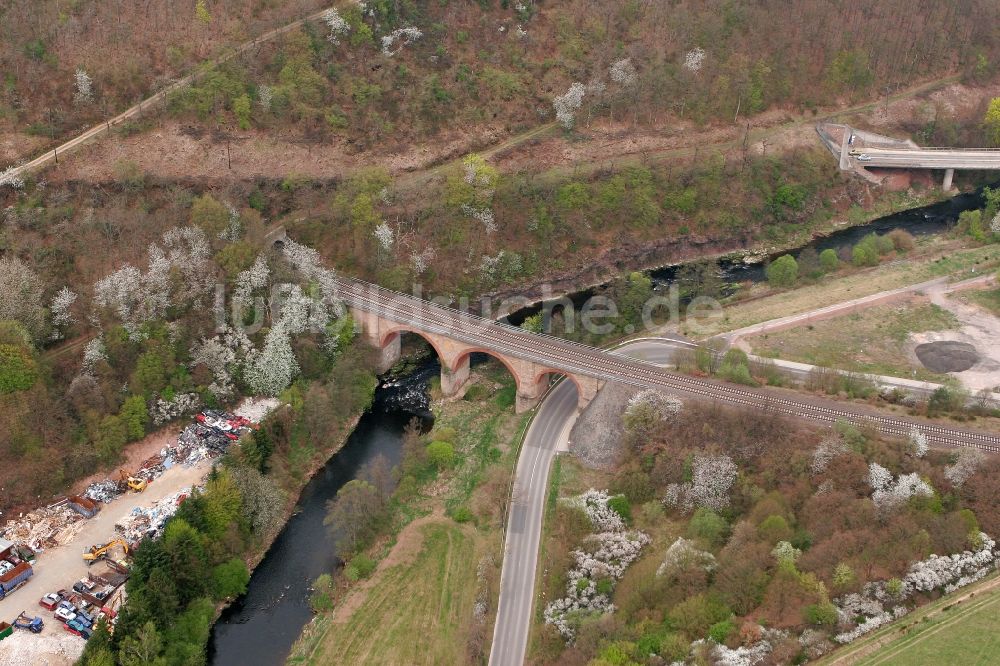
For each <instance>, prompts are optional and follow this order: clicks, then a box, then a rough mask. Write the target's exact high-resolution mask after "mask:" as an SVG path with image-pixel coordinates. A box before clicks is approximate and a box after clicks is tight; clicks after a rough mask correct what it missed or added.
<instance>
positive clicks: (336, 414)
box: [80, 343, 374, 666]
mask: <svg viewBox="0 0 1000 666" xmlns="http://www.w3.org/2000/svg"><path fill="white" fill-rule="evenodd" d="M359 344H361V343H354V346H352V347H351V348H349V349H346V350H345V353H344V355H343V356H342V357H340V359H338V362H335V363H334V364H333V366H332V367H331V368H330V369H329V370H328V371H327V372H326V373H324V374H323V375H322V376H321V377H318V378H314V379H312V380H306V379H300V380H299V381H297V382H296V383H295V384H293V385H292V386H291V387H290V388H289V389H288V390H286V391H285V392H284V393H283V394H282V396H281V398H282V402H283V403H284V405H283V406H282V407H281V408H279V409H278V410H277V411H276V412H274V413H272V414H271V415H270V416H269V417H268V418H267V419H266V420H265V421H264V422H263V423H262V424H261V425H260V428H259V429H258V430H257V431H256V432H254V433H253V434H252V435H250V436H248V437H245V438H244V440H243V441H242V442H241V445H240V446H236V447H233V448H232V449H231V450H230V451H229V452H228V453H227V454H226V456H224V457H223V458H222V460H221V461H220V462H219V463H217V464H216V465H215V466H214V467H213V469H212V471H211V473H210V474H209V476H208V479H207V481H206V483H205V486H204V488H203V489H196V490H194V492H193V493H192V495H191V496H189V497H187V498H186V499H184V500H183V502H182V504H181V505H180V507H179V508H178V511H177V514H176V515H175V516H174V517H173V518H171V519H169V520H168V521H167V524H166V526H165V528H164V531H163V535H162V537H160V538H156V539H150V538H148V537H147V538H146V539H144V540H143V541H142V542H141V543H140V544H139V546H138V547H137V548H136V549H135V551H134V553H133V564H132V571H131V576H130V578H129V581H128V583H127V588H126V592H127V594H128V603H126V604H125V605H124V607H123V608H122V610H121V615H120V616H119V619H118V623H117V625H116V627H115V632H114V634H113V635H112V636H108V635H107V633H106V632H104V631H98V632H97V633H96V634H95V636H94V637H92V638H91V640H90V641H88V642H87V648H86V651H85V653H84V655H83V657H82V659H81V662H80V663H81V664H83V665H84V666H92V665H94V666H96V665H97V664H100V665H101V666H107V665H108V664H121V665H122V666H130V665H131V664H137V663H147V664H148V663H161V664H164V665H169V664H178V665H180V664H192V663H204V659H205V650H206V647H207V645H208V638H209V632H210V629H211V626H212V623H213V622H214V621H215V619H216V616H217V611H218V609H219V607H220V604H224V603H227V602H229V601H232V600H233V599H234V598H236V597H238V596H239V595H241V594H242V593H243V592H245V591H246V585H247V583H248V582H249V579H250V572H249V570H248V562H249V563H250V564H251V565H252V564H256V562H257V561H258V560H259V558H260V557H262V556H263V553H264V552H265V551H266V549H267V547H268V546H269V544H270V543H271V541H272V540H273V539H274V537H275V536H277V534H278V532H279V531H280V529H281V527H282V526H283V524H284V521H285V519H286V518H287V517H288V515H290V513H291V510H292V507H293V506H294V504H295V502H296V499H297V497H298V494H299V492H300V491H301V489H302V486H304V485H305V483H306V482H307V481H308V480H309V477H310V476H311V474H312V472H313V471H314V470H315V469H316V468H317V467H319V466H320V465H322V464H323V463H324V462H325V461H326V460H327V459H328V458H329V457H330V455H332V453H333V452H334V451H335V450H336V449H337V448H338V447H339V446H340V445H341V444H342V443H343V442H344V441H345V440H346V438H347V436H348V435H349V433H350V428H351V427H353V425H354V423H355V422H356V421H357V417H358V416H359V415H360V413H361V412H362V411H364V410H365V409H366V408H367V407H368V405H369V403H370V401H371V398H372V394H373V390H374V377H373V375H372V373H371V370H370V359H369V356H370V353H369V352H368V350H367V349H365V348H363V347H360V346H358V345H359Z"/></svg>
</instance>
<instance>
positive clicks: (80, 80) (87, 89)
mask: <svg viewBox="0 0 1000 666" xmlns="http://www.w3.org/2000/svg"><path fill="white" fill-rule="evenodd" d="M73 79H74V81H75V82H76V93H74V95H73V101H74V102H76V103H77V104H86V103H87V102H91V101H93V99H94V87H93V86H94V81H93V79H91V78H90V75H89V74H87V72H86V71H84V69H83V68H82V67H77V68H76V74H75V75H74V76H73Z"/></svg>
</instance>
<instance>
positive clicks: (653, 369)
mask: <svg viewBox="0 0 1000 666" xmlns="http://www.w3.org/2000/svg"><path fill="white" fill-rule="evenodd" d="M337 281H338V289H339V295H340V297H341V298H342V299H343V301H344V302H345V303H347V304H348V305H350V306H352V307H356V308H358V309H361V310H364V311H366V312H370V313H372V314H376V315H378V316H380V317H383V318H385V319H389V320H392V321H395V322H397V323H399V324H402V325H405V326H408V327H412V328H413V329H414V330H415V331H417V332H419V331H425V332H430V333H437V334H439V335H445V336H449V337H452V338H454V339H456V340H460V341H462V342H464V343H467V344H470V345H474V346H475V347H478V348H481V349H483V350H484V351H487V352H489V351H493V352H496V353H502V354H504V355H508V356H513V357H516V358H520V359H524V360H527V361H530V362H532V363H536V364H538V365H540V366H543V367H545V368H547V369H550V370H551V371H552V372H553V373H561V374H567V373H572V374H580V375H585V376H590V377H596V378H598V379H602V380H606V381H614V382H619V383H624V384H629V385H632V386H635V387H638V388H661V389H667V390H670V391H673V392H676V393H680V394H682V395H688V396H691V397H694V398H697V399H708V400H714V401H720V402H727V403H730V404H735V405H740V406H744V407H751V408H756V409H762V410H769V409H770V410H775V411H777V412H778V413H781V414H785V415H790V416H794V417H797V418H805V419H808V420H811V421H814V422H817V423H822V424H828V425H832V424H834V423H836V422H838V421H841V420H846V421H849V422H853V423H858V422H868V423H871V424H873V425H874V426H875V427H877V428H878V429H879V430H881V431H882V432H883V433H885V434H888V435H892V436H896V437H906V436H908V435H909V433H910V432H911V430H912V429H913V428H914V427H917V428H919V429H920V430H921V431H922V432H923V433H924V434H925V435H926V436H927V438H928V439H929V440H931V441H933V442H935V443H938V444H942V445H946V446H966V447H973V448H978V449H981V450H984V451H988V452H991V453H1000V435H995V434H992V433H987V432H982V431H976V430H970V429H965V428H953V427H949V426H944V425H940V424H937V423H933V422H931V421H926V420H922V419H916V418H900V417H894V416H888V415H886V414H883V413H880V412H877V411H875V410H866V409H862V408H855V409H850V408H846V407H844V406H843V405H841V404H839V403H835V402H833V401H831V400H824V399H822V398H806V397H803V398H793V397H787V396H785V395H783V394H781V393H778V392H776V391H767V390H755V389H749V388H745V387H741V386H735V385H732V384H726V383H723V382H719V381H716V380H711V379H704V378H698V377H691V376H688V375H684V374H680V373H676V372H671V371H669V370H666V369H664V368H662V367H660V366H657V365H654V364H652V363H646V362H644V361H640V360H638V359H634V358H629V357H626V356H623V355H620V354H617V353H615V352H607V351H603V350H599V349H596V348H593V347H589V346H587V345H584V344H581V343H577V342H572V341H569V340H563V339H562V338H556V337H554V336H549V335H544V334H536V333H530V332H527V331H524V330H522V329H520V328H517V327H515V326H511V325H509V324H503V323H500V322H496V321H492V320H489V319H485V318H483V317H479V316H476V315H472V314H469V313H466V312H461V311H459V310H455V309H453V308H450V307H447V306H443V305H438V304H434V303H431V302H429V301H424V300H421V299H418V298H416V297H413V296H409V295H406V294H401V293H397V292H394V291H391V290H388V289H384V288H382V287H379V286H377V285H373V284H369V283H365V282H361V281H359V280H352V279H345V278H337Z"/></svg>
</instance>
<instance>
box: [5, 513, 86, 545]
mask: <svg viewBox="0 0 1000 666" xmlns="http://www.w3.org/2000/svg"><path fill="white" fill-rule="evenodd" d="M83 520H84V517H83V516H81V515H80V514H78V513H77V512H76V511H74V510H73V509H71V508H69V505H68V504H63V505H61V506H55V507H52V506H49V507H43V508H41V509H36V510H35V511H32V512H30V513H26V514H24V515H23V516H20V517H18V518H11V519H10V520H8V521H7V524H6V525H4V527H3V529H2V530H0V534H2V535H3V537H4V538H5V539H7V540H8V541H13V542H14V543H21V544H24V545H26V546H27V547H28V548H31V549H32V550H33V551H35V552H41V551H43V550H45V549H46V548H54V547H56V546H61V545H63V544H65V543H69V542H70V541H72V540H73V538H74V537H75V536H76V535H77V534H79V533H80V530H82V529H83Z"/></svg>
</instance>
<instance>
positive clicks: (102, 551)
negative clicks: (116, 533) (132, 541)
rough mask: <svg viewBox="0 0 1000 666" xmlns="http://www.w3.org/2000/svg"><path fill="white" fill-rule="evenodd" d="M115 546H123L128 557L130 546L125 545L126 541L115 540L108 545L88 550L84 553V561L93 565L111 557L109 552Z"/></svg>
mask: <svg viewBox="0 0 1000 666" xmlns="http://www.w3.org/2000/svg"><path fill="white" fill-rule="evenodd" d="M115 546H121V547H122V550H123V551H124V552H125V555H128V544H127V543H125V540H124V539H113V540H111V541H109V542H107V543H101V544H97V545H96V546H91V547H90V548H89V549H88V550H85V551H83V561H84V562H86V563H87V564H88V565H90V564H93V563H94V562H96V561H97V560H99V559H101V558H102V557H110V556H109V555H108V551H110V550H111V549H112V548H114V547H115ZM116 561H117V560H116Z"/></svg>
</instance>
